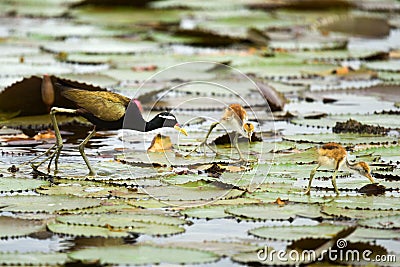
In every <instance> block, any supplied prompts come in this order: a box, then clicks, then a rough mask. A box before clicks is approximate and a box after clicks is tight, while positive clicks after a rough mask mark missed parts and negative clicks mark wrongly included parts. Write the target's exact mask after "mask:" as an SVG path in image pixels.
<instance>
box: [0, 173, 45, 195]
mask: <svg viewBox="0 0 400 267" xmlns="http://www.w3.org/2000/svg"><path fill="white" fill-rule="evenodd" d="M48 184H49V182H47V181H42V180H34V179H21V178H14V177H2V178H1V179H0V193H5V192H21V191H28V190H32V189H35V188H38V187H40V186H45V185H48Z"/></svg>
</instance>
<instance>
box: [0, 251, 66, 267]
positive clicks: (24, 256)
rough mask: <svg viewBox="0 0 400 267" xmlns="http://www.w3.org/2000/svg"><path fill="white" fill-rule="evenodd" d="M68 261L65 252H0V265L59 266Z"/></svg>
mask: <svg viewBox="0 0 400 267" xmlns="http://www.w3.org/2000/svg"><path fill="white" fill-rule="evenodd" d="M68 261H69V259H68V255H67V254H66V253H49V254H44V253H40V252H32V253H0V265H5V266H61V265H64V264H65V263H66V262H68Z"/></svg>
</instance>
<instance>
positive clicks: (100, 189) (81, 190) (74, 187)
mask: <svg viewBox="0 0 400 267" xmlns="http://www.w3.org/2000/svg"><path fill="white" fill-rule="evenodd" d="M114 190H115V191H116V190H122V189H120V188H118V187H113V186H106V185H94V184H93V185H91V184H88V185H81V184H79V183H74V184H70V183H67V184H62V185H56V186H42V187H40V188H38V189H36V192H38V193H40V194H43V195H71V196H77V197H109V196H111V195H112V191H114ZM123 191H125V192H129V191H128V190H127V189H124V190H123Z"/></svg>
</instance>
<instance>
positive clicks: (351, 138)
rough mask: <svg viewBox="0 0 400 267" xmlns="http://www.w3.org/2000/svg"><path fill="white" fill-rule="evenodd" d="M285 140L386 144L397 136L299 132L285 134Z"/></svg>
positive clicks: (317, 142) (318, 142)
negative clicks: (296, 133)
mask: <svg viewBox="0 0 400 267" xmlns="http://www.w3.org/2000/svg"><path fill="white" fill-rule="evenodd" d="M283 139H284V140H288V141H292V142H308V143H315V144H324V143H329V142H336V143H339V144H343V145H358V144H384V143H392V142H394V141H396V138H394V137H390V136H381V135H365V134H362V135H361V134H353V133H352V134H299V135H291V136H284V137H283Z"/></svg>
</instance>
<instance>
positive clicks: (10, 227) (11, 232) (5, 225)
mask: <svg viewBox="0 0 400 267" xmlns="http://www.w3.org/2000/svg"><path fill="white" fill-rule="evenodd" d="M0 227H1V232H0V238H14V237H18V236H26V235H29V234H31V233H34V232H37V231H40V230H44V229H45V227H44V224H43V223H42V222H40V221H34V220H23V219H18V218H13V217H6V216H0Z"/></svg>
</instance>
